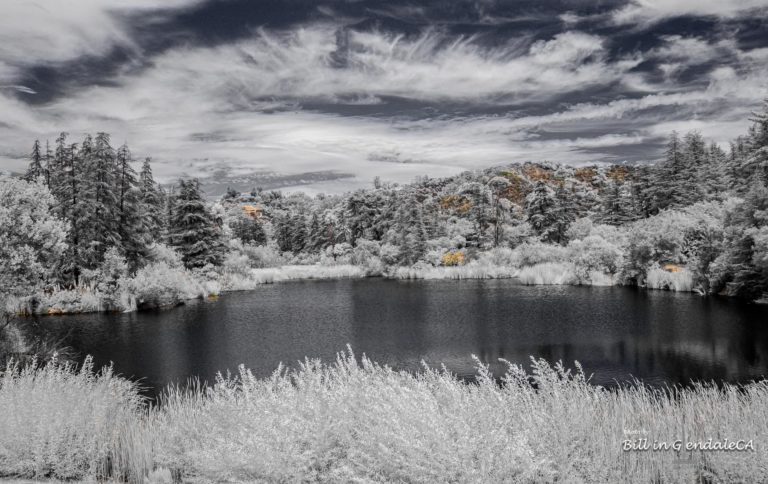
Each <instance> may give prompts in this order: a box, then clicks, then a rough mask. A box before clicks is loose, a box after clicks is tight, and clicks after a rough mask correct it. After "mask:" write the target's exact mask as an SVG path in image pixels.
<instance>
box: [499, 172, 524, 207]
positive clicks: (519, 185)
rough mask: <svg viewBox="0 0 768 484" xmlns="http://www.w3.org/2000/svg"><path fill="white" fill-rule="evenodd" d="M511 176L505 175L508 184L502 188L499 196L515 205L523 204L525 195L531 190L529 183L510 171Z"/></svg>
mask: <svg viewBox="0 0 768 484" xmlns="http://www.w3.org/2000/svg"><path fill="white" fill-rule="evenodd" d="M512 175H513V176H506V175H505V176H506V178H507V179H508V180H509V186H508V187H507V188H505V189H504V190H502V192H501V193H500V195H499V196H501V198H506V199H507V200H509V201H510V202H512V203H515V204H517V205H521V206H522V205H525V197H527V196H528V194H529V193H530V192H531V187H530V185H529V184H528V183H527V182H526V181H525V179H523V177H521V176H519V175H516V174H514V173H512Z"/></svg>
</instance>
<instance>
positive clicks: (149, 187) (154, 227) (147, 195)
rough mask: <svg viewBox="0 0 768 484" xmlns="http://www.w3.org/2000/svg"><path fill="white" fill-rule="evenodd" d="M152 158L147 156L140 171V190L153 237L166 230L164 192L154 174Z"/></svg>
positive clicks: (148, 225) (148, 227) (148, 226)
mask: <svg viewBox="0 0 768 484" xmlns="http://www.w3.org/2000/svg"><path fill="white" fill-rule="evenodd" d="M150 162H151V160H150V158H145V159H144V163H143V164H142V166H141V172H140V173H139V191H140V197H141V203H142V205H143V207H144V214H145V216H146V217H147V229H148V231H149V233H150V234H151V235H152V237H155V238H157V237H160V236H161V234H162V233H163V232H164V227H165V221H164V216H163V208H164V201H163V198H164V197H163V193H162V191H161V189H160V188H159V187H158V186H157V183H155V179H154V177H153V175H152V166H151V163H150Z"/></svg>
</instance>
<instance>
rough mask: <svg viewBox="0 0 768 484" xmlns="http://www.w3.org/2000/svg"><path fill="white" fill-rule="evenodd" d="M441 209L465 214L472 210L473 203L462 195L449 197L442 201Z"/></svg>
mask: <svg viewBox="0 0 768 484" xmlns="http://www.w3.org/2000/svg"><path fill="white" fill-rule="evenodd" d="M440 208H442V209H443V210H455V211H456V212H457V213H460V214H465V213H467V212H469V210H470V209H471V208H472V201H471V200H469V199H468V198H467V197H464V196H461V195H448V196H446V197H443V198H441V199H440Z"/></svg>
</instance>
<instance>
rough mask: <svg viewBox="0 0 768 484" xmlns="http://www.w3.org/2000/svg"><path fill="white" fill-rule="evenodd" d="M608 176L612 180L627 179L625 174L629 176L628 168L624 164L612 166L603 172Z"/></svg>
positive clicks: (620, 180)
mask: <svg viewBox="0 0 768 484" xmlns="http://www.w3.org/2000/svg"><path fill="white" fill-rule="evenodd" d="M605 176H607V177H608V178H610V179H611V180H613V181H617V182H623V181H624V180H626V179H627V176H629V168H627V167H626V166H618V165H617V166H612V167H611V168H610V169H609V170H608V172H607V173H606V174H605Z"/></svg>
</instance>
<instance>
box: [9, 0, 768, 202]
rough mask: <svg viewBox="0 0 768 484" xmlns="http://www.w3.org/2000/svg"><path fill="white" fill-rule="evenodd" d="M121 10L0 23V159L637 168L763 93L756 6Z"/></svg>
mask: <svg viewBox="0 0 768 484" xmlns="http://www.w3.org/2000/svg"><path fill="white" fill-rule="evenodd" d="M124 3H125V2H120V1H118V0H106V1H97V0H73V1H72V2H68V3H67V5H66V6H63V4H62V3H60V2H54V1H53V0H46V1H43V0H39V1H38V2H34V3H32V2H30V3H22V2H18V3H16V2H11V3H4V4H3V5H2V6H0V41H2V42H1V43H2V45H0V123H2V124H0V126H3V127H2V128H0V142H2V143H4V144H6V145H7V146H9V152H10V153H12V154H14V156H10V155H8V156H7V157H6V159H10V158H15V157H16V156H18V155H21V154H22V153H23V152H24V151H25V150H26V145H27V144H29V141H30V139H31V138H34V137H38V136H49V137H52V136H53V135H54V134H55V133H56V131H58V130H60V129H64V128H66V129H67V130H69V131H71V132H73V133H78V132H84V131H96V130H102V129H103V130H109V131H112V132H113V133H115V135H116V138H117V139H121V140H122V139H125V140H127V141H129V142H130V143H131V144H132V145H133V146H134V151H136V152H142V151H145V152H147V153H151V154H153V155H154V156H155V158H156V159H157V160H158V161H159V162H160V166H159V167H158V172H159V174H160V175H161V176H166V177H172V176H177V175H180V174H186V175H202V176H209V175H210V174H211V173H214V172H212V171H211V169H210V168H211V167H212V166H226V167H227V173H228V175H227V177H238V176H245V175H248V174H251V173H264V172H270V173H271V172H280V173H282V175H280V176H283V175H285V176H286V177H285V179H286V180H293V179H297V178H295V177H294V175H295V176H298V177H299V179H300V176H301V174H303V173H309V174H312V173H321V172H322V173H341V174H343V176H342V177H341V178H339V182H338V183H337V185H335V188H334V189H338V188H343V187H352V186H354V184H355V183H358V182H359V183H363V182H364V181H367V178H370V177H372V176H374V175H381V176H383V177H385V178H391V179H397V180H399V181H405V180H408V179H410V178H411V177H413V176H416V175H420V174H425V173H426V174H430V175H442V174H450V173H454V172H457V171H460V170H462V169H466V168H474V167H481V166H487V165H490V164H496V163H501V162H508V161H522V160H527V159H543V158H546V159H551V160H556V161H564V162H576V163H583V162H590V161H605V160H630V161H653V160H655V159H657V158H658V156H659V153H660V149H659V147H660V146H661V140H663V138H664V136H665V135H666V132H667V131H668V130H672V129H678V130H686V129H689V128H691V129H700V130H702V131H703V134H705V135H709V136H712V137H713V138H714V139H715V140H716V141H718V142H725V141H727V139H728V137H730V136H734V135H736V134H738V133H739V132H740V131H743V130H744V128H745V125H746V117H747V113H748V112H749V110H750V108H751V107H752V106H753V105H755V104H756V103H757V102H758V101H759V100H760V98H761V97H762V96H764V95H765V87H766V86H765V79H766V76H765V74H766V65H767V64H768V63H767V62H766V61H767V60H768V39H767V38H766V36H765V35H761V33H762V34H764V32H765V30H766V18H768V17H767V16H766V9H765V4H766V2H764V1H758V0H740V1H739V2H720V1H715V0H696V1H693V0H681V1H678V2H674V3H672V2H667V1H662V0H635V1H602V2H593V1H589V2H588V1H568V0H561V1H552V2H540V1H519V0H518V1H503V0H498V1H492V0H487V1H483V0H473V1H447V0H427V1H420V2H407V1H397V0H396V1H389V2H380V1H371V0H357V1H352V0H349V1H341V0H339V1H326V2H317V1H315V0H312V1H309V0H306V1H305V0H301V1H300V0H279V1H278V0H258V1H256V0H215V1H214V0H211V1H205V0H173V1H172V2H170V3H169V2H167V1H165V2H161V1H160V0H137V1H136V2H135V3H133V4H132V6H131V7H125V6H124ZM33 7H34V8H33ZM36 16H37V17H39V18H36ZM41 25H44V26H45V28H42V27H41ZM206 133H208V134H210V133H214V134H215V136H212V135H210V136H209V135H208V134H206ZM392 161H394V162H395V163H392ZM14 163H18V162H14ZM216 173H218V172H216ZM349 174H353V175H356V176H357V178H355V179H353V178H350V177H349V176H348V175H349ZM334 177H336V175H332V176H331V178H323V180H332V179H334ZM209 178H210V176H209ZM307 180H310V182H311V180H312V177H309V178H308V179H307ZM305 181H306V180H305ZM297 183H298V182H297Z"/></svg>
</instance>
